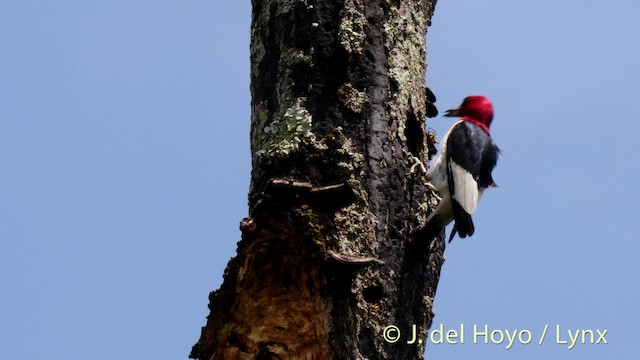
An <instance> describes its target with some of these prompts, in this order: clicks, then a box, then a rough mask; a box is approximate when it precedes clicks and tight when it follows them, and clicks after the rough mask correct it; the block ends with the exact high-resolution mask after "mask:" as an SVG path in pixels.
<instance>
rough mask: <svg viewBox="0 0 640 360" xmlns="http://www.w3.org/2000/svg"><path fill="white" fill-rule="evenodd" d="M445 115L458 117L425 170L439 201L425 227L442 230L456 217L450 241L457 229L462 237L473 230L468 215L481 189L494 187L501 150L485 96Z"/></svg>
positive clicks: (490, 106) (471, 98)
mask: <svg viewBox="0 0 640 360" xmlns="http://www.w3.org/2000/svg"><path fill="white" fill-rule="evenodd" d="M444 116H456V117H458V116H459V117H461V119H460V120H459V121H458V122H456V123H455V124H453V126H452V127H451V129H449V131H448V132H447V134H446V135H445V136H444V138H443V139H442V145H441V147H440V156H439V157H438V158H437V159H436V160H435V162H434V163H433V166H432V167H431V168H430V169H429V171H428V172H427V178H428V179H429V180H430V182H431V184H432V185H433V186H434V187H435V188H436V190H437V191H438V193H439V194H440V198H441V201H440V203H439V204H438V206H437V207H436V209H435V210H434V212H433V213H431V214H430V215H429V217H428V218H427V225H426V228H431V227H433V228H434V229H441V228H443V227H444V226H446V225H447V224H449V223H450V222H451V221H452V220H455V224H454V226H453V230H452V231H451V236H450V237H449V242H450V241H451V240H452V239H453V236H454V235H455V233H456V232H458V234H459V236H460V237H461V238H464V237H467V236H471V235H473V232H474V226H473V220H471V214H473V212H474V211H476V207H477V206H478V202H479V201H480V197H481V196H482V192H483V191H484V189H486V188H488V187H492V186H496V184H495V183H494V182H493V178H492V177H491V171H492V170H493V168H494V167H495V166H496V163H497V161H498V156H499V154H500V149H498V147H497V146H496V144H495V143H494V142H493V139H491V135H490V134H489V126H490V125H491V121H492V120H493V106H492V105H491V102H490V101H489V99H487V98H486V97H484V96H469V97H467V98H465V99H464V101H463V102H462V105H460V107H459V108H457V109H451V110H447V112H446V113H445V115H444Z"/></svg>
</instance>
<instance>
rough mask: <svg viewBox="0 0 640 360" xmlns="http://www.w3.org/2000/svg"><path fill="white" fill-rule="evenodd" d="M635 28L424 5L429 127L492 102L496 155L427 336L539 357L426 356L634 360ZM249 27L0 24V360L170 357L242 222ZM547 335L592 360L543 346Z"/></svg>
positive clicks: (139, 8)
mask: <svg viewBox="0 0 640 360" xmlns="http://www.w3.org/2000/svg"><path fill="white" fill-rule="evenodd" d="M638 12H640V4H638V2H635V1H631V0H628V1H624V0H612V1H610V2H608V3H607V4H603V3H601V2H596V1H577V0H564V1H550V0H541V1H535V2H532V1H507V0H501V1H485V2H482V3H481V2H478V1H474V0H440V1H439V3H438V5H437V9H436V13H435V17H434V18H433V25H432V27H431V28H430V30H429V34H428V37H427V40H428V50H427V52H428V71H427V83H428V85H429V86H430V87H431V88H432V90H433V91H434V92H435V93H436V95H437V96H438V102H437V105H438V107H439V109H440V110H441V112H442V111H443V110H445V109H447V108H450V107H454V106H456V105H458V103H459V102H460V101H461V100H462V99H463V98H464V97H465V96H467V95H471V94H483V95H487V96H488V97H490V98H491V99H492V100H493V102H494V106H495V109H496V117H495V120H494V124H493V127H492V133H493V136H494V139H495V141H496V142H497V143H498V145H499V146H500V147H501V148H502V150H503V157H502V158H501V159H500V161H499V163H498V167H497V169H496V171H495V173H494V178H495V179H496V182H498V184H499V185H500V188H498V189H491V190H490V191H487V192H486V193H485V196H484V197H483V201H482V204H481V205H480V207H479V210H478V212H477V215H476V216H475V217H474V218H475V221H476V224H477V232H476V235H474V237H473V238H471V239H464V240H461V239H456V240H454V242H453V243H452V244H451V245H450V246H448V247H447V251H446V259H447V260H446V262H445V265H444V267H443V271H442V278H441V282H440V285H439V287H438V294H437V297H436V303H435V311H436V318H435V320H434V321H435V325H439V324H441V323H442V324H443V326H444V328H445V329H448V328H456V327H459V325H460V324H465V326H466V327H467V329H468V330H469V329H470V328H472V327H473V325H479V326H484V324H487V325H488V326H489V329H490V330H494V329H504V330H509V331H511V332H512V331H514V330H528V331H530V332H531V334H532V336H533V341H532V343H531V344H528V345H522V344H515V345H514V346H513V347H512V348H511V349H509V350H506V349H505V344H501V345H494V344H484V343H481V344H473V343H472V338H469V337H468V336H469V335H470V334H471V333H468V334H467V339H466V340H467V341H466V343H465V344H459V345H446V344H443V345H431V344H429V345H428V349H429V350H428V355H429V358H430V359H436V360H437V359H449V358H456V359H463V360H464V359H477V358H491V359H513V358H518V359H540V358H545V359H587V360H590V359H605V358H607V359H609V358H614V359H616V358H617V359H625V358H629V359H630V358H637V357H638V356H639V355H640V350H638V348H637V346H635V345H634V344H635V343H636V341H637V339H638V337H639V336H640V330H639V329H638V327H637V325H636V322H637V320H638V319H639V318H640V310H638V306H637V303H638V297H639V296H640V288H639V285H638V281H637V279H636V278H637V276H638V275H639V273H640V265H639V264H640V262H639V259H638V257H639V255H638V254H640V246H639V245H638V242H637V239H636V227H635V224H636V223H637V221H638V217H639V216H640V206H639V205H638V199H640V191H638V187H637V184H638V182H639V181H640V163H639V162H638V161H637V160H636V159H635V158H634V156H635V155H636V154H637V153H638V151H639V150H640V145H639V142H638V140H637V138H636V136H637V135H636V134H638V133H639V132H640V125H638V121H637V120H636V118H635V117H636V116H637V114H638V113H640V102H639V101H638V100H637V97H638V94H640V70H639V69H638V65H637V64H640V46H639V45H638V44H637V35H638V34H639V33H640V23H638V22H637V19H636V14H638ZM249 21H250V4H249V2H247V1H243V2H216V3H214V2H212V1H197V0H196V1H190V2H175V1H166V0H157V1H144V0H141V1H136V2H131V1H120V0H114V1H109V2H88V1H71V0H67V1H64V0H61V1H5V2H2V3H1V4H0V46H1V48H2V53H1V54H0V204H1V205H0V249H1V250H0V283H1V284H2V288H3V290H2V291H1V292H0V357H2V358H6V359H26V358H30V359H65V360H66V359H78V358H84V357H87V354H91V355H90V356H91V357H92V358H94V359H111V358H114V357H119V358H121V357H125V358H138V359H151V358H154V359H184V358H186V356H187V354H188V353H189V351H190V348H191V345H192V344H193V343H194V342H195V341H196V340H197V339H198V337H199V334H200V327H201V326H202V325H203V324H204V321H205V317H206V315H207V314H208V309H207V303H208V299H207V296H208V293H209V291H210V290H212V289H215V288H217V287H218V286H219V285H220V283H221V281H222V273H223V270H224V268H225V266H226V263H227V261H228V259H229V258H230V257H231V256H233V254H234V253H235V245H236V242H237V240H238V239H239V237H240V232H239V230H238V223H239V221H240V220H241V219H242V218H243V217H244V216H246V213H247V207H246V195H247V190H248V185H249V174H250V153H249V142H248V137H249V116H250V114H249V48H248V46H249V45H248V42H249ZM450 125H451V119H447V118H442V117H439V118H436V119H431V120H430V121H429V124H428V126H429V127H431V128H433V129H435V130H436V132H437V133H438V134H439V135H440V136H442V135H443V134H444V132H445V131H446V129H447V128H448V127H449V126H450ZM547 324H549V325H550V326H551V329H550V330H549V331H550V332H552V331H555V326H556V325H560V326H561V329H562V330H563V331H564V330H565V329H571V330H576V329H592V330H596V329H597V330H601V331H602V330H605V329H606V330H608V333H607V336H606V338H607V341H608V343H609V344H608V345H602V344H599V345H589V344H585V345H582V344H578V345H576V347H575V348H573V349H572V350H568V349H567V345H561V344H555V343H554V342H555V339H554V337H553V336H552V335H555V334H553V333H552V334H549V335H547V338H546V340H545V343H544V344H543V345H542V346H539V345H537V340H538V338H539V337H540V335H541V333H542V329H543V328H544V326H545V325H547ZM565 337H568V336H565Z"/></svg>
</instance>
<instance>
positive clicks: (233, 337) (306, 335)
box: [191, 0, 443, 360]
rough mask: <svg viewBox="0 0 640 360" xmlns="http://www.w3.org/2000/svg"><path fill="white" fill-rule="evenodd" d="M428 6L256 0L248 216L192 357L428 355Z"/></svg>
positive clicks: (433, 254) (435, 257)
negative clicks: (423, 165) (388, 330)
mask: <svg viewBox="0 0 640 360" xmlns="http://www.w3.org/2000/svg"><path fill="white" fill-rule="evenodd" d="M435 2H436V0H369V1H365V0H342V1H338V0H326V1H320V0H279V1H278V0H253V15H252V16H253V18H252V27H251V95H252V102H251V107H252V114H251V151H252V154H253V172H252V179H251V189H250V193H249V209H250V211H249V214H250V216H249V217H248V218H246V219H244V220H243V221H242V222H241V225H240V226H241V229H242V240H241V241H240V242H239V244H238V254H237V256H236V257H235V258H233V259H232V260H231V261H230V262H229V264H228V267H227V269H226V271H225V276H224V283H223V285H222V286H221V288H220V289H219V290H217V291H215V292H212V293H211V296H210V305H209V308H210V310H211V314H210V315H209V317H208V319H207V324H206V326H205V327H204V328H203V329H202V336H201V338H200V340H199V341H198V343H197V344H196V345H194V347H193V351H192V353H191V357H192V358H195V359H201V360H205V359H206V360H208V359H345V360H346V359H421V358H422V357H423V353H424V345H425V344H424V338H425V334H426V331H427V330H428V327H429V326H430V325H431V320H432V317H433V312H432V304H433V298H434V295H435V291H436V286H437V284H438V278H439V274H440V267H441V265H442V262H443V255H442V251H443V242H442V237H439V238H436V239H435V240H433V241H431V239H425V238H423V237H422V236H417V235H416V234H418V233H420V230H421V229H422V226H423V225H424V220H425V218H426V215H427V214H428V212H429V211H431V209H432V208H433V206H434V204H435V202H436V201H437V200H436V198H435V197H434V195H433V193H431V192H430V190H429V189H428V188H427V187H426V186H425V182H426V179H425V177H424V175H425V174H424V172H423V168H421V166H420V164H419V163H418V162H417V161H416V160H418V159H420V160H422V161H426V160H427V157H428V155H429V154H428V152H429V151H428V149H430V148H433V144H432V141H430V137H429V136H427V133H426V132H425V130H424V129H425V117H426V116H427V115H429V113H433V111H434V109H435V108H434V107H433V104H431V103H430V102H429V101H427V96H426V95H425V94H426V93H427V92H428V90H427V89H426V88H425V86H424V79H425V46H426V44H425V35H426V31H427V26H428V25H429V24H430V19H431V15H432V14H433V10H434V6H435ZM430 101H433V100H430ZM229 121H232V120H231V119H229ZM414 324H415V325H416V326H417V329H418V334H417V335H418V339H419V340H418V341H416V342H415V343H413V344H407V342H408V341H410V340H411V336H412V334H411V329H412V325H414ZM389 325H394V326H397V327H398V329H399V330H400V331H401V336H400V338H399V339H398V340H397V342H395V343H391V342H389V341H388V340H390V339H389V338H387V339H385V337H384V334H383V331H384V329H385V328H387V327H388V326H389ZM388 335H390V336H392V337H393V336H395V335H397V332H394V331H391V333H389V334H388Z"/></svg>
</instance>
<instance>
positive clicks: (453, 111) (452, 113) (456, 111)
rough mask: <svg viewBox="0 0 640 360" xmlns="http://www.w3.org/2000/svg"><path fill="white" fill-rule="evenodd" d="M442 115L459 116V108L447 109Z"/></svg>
mask: <svg viewBox="0 0 640 360" xmlns="http://www.w3.org/2000/svg"><path fill="white" fill-rule="evenodd" d="M444 116H449V117H458V116H460V108H455V109H449V110H447V111H445V112H444Z"/></svg>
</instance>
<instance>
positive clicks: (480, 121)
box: [444, 96, 493, 132]
mask: <svg viewBox="0 0 640 360" xmlns="http://www.w3.org/2000/svg"><path fill="white" fill-rule="evenodd" d="M444 116H460V117H461V118H462V120H467V121H471V122H473V123H475V124H477V125H478V126H480V127H481V128H483V129H484V130H485V131H486V132H489V127H490V126H491V121H492V120H493V105H491V101H489V99H487V98H486V97H484V96H467V97H466V98H465V99H464V101H463V102H462V105H460V107H459V108H457V109H451V110H447V112H446V113H445V114H444Z"/></svg>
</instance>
